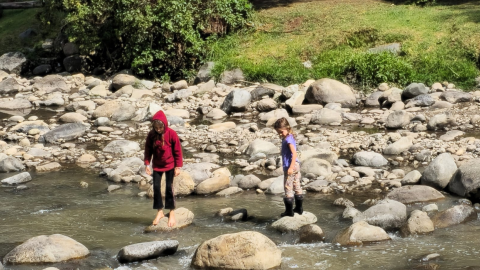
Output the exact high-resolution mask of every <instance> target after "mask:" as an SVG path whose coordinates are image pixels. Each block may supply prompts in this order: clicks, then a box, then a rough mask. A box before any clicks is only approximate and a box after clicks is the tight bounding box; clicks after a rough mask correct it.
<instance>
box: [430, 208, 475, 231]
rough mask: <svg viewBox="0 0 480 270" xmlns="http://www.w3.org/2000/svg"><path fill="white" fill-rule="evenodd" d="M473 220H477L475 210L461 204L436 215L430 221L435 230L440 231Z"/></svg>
mask: <svg viewBox="0 0 480 270" xmlns="http://www.w3.org/2000/svg"><path fill="white" fill-rule="evenodd" d="M474 219H477V213H476V212H475V209H474V208H473V207H471V206H470V205H463V204H462V205H455V206H453V207H452V208H449V209H447V210H445V211H442V212H440V213H438V214H436V215H435V216H434V217H433V218H432V221H433V224H434V225H435V228H436V229H441V228H446V227H450V226H453V225H457V224H460V223H463V222H467V221H469V220H474Z"/></svg>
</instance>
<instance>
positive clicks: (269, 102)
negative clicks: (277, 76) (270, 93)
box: [257, 98, 278, 112]
mask: <svg viewBox="0 0 480 270" xmlns="http://www.w3.org/2000/svg"><path fill="white" fill-rule="evenodd" d="M277 106H278V104H277V102H276V101H275V100H273V99H271V98H266V99H262V100H260V101H258V102H257V110H258V111H259V112H269V111H271V110H275V109H276V108H277Z"/></svg>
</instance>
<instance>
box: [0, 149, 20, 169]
mask: <svg viewBox="0 0 480 270" xmlns="http://www.w3.org/2000/svg"><path fill="white" fill-rule="evenodd" d="M23 169H25V166H23V164H22V162H21V161H20V160H19V159H17V158H15V157H12V156H7V155H6V154H4V153H0V172H18V171H21V170H23Z"/></svg>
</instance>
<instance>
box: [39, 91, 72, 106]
mask: <svg viewBox="0 0 480 270" xmlns="http://www.w3.org/2000/svg"><path fill="white" fill-rule="evenodd" d="M34 103H35V104H36V105H37V106H40V105H41V106H63V105H64V104H65V100H64V99H63V95H62V93H60V92H52V93H50V94H48V95H47V96H46V97H45V100H43V101H35V102H34Z"/></svg>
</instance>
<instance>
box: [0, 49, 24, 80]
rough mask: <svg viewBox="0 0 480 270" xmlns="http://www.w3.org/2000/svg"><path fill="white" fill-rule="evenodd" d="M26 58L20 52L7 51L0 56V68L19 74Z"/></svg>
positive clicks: (22, 69)
mask: <svg viewBox="0 0 480 270" xmlns="http://www.w3.org/2000/svg"><path fill="white" fill-rule="evenodd" d="M27 61H28V60H27V58H26V57H25V55H23V53H21V52H9V53H5V54H3V55H2V56H0V70H3V71H6V72H8V73H15V74H17V75H20V74H21V73H22V72H23V71H24V69H25V66H26V63H27Z"/></svg>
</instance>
